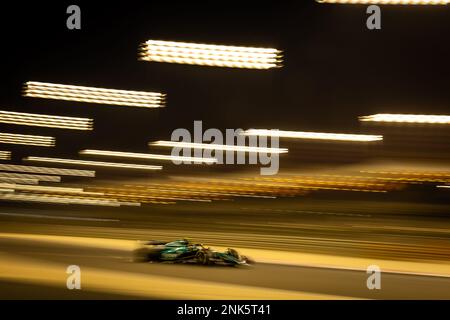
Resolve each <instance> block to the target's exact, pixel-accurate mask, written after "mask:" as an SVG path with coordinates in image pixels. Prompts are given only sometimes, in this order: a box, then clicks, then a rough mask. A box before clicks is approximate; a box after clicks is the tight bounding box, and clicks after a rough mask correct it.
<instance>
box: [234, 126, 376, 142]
mask: <svg viewBox="0 0 450 320" xmlns="http://www.w3.org/2000/svg"><path fill="white" fill-rule="evenodd" d="M242 134H243V135H246V136H266V137H280V138H295V139H315V140H334V141H355V142H371V141H381V140H383V136H380V135H367V134H347V133H321V132H301V131H280V130H267V129H250V130H246V131H244V132H243V133H242Z"/></svg>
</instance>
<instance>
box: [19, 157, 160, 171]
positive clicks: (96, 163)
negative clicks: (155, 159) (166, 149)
mask: <svg viewBox="0 0 450 320" xmlns="http://www.w3.org/2000/svg"><path fill="white" fill-rule="evenodd" d="M23 160H26V161H39V162H50V163H63V164H74V165H82V166H93V167H109V168H123V169H138V170H161V169H162V166H149V165H142V164H128V163H115V162H101V161H86V160H74V159H60V158H44V157H26V158H24V159H23Z"/></svg>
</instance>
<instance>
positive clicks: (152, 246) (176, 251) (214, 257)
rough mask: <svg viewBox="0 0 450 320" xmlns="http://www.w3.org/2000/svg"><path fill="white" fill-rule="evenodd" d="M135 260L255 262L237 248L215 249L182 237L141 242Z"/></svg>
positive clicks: (237, 264)
mask: <svg viewBox="0 0 450 320" xmlns="http://www.w3.org/2000/svg"><path fill="white" fill-rule="evenodd" d="M134 261H135V262H173V263H175V262H180V263H197V264H202V265H213V264H222V265H230V266H248V265H250V264H253V263H254V262H253V261H252V260H251V259H250V258H248V257H246V256H241V255H240V254H239V253H238V252H237V251H236V250H234V249H231V248H228V249H227V250H225V251H224V252H219V251H216V250H213V249H211V248H209V247H206V246H204V245H203V244H201V243H191V242H190V241H189V240H186V239H181V240H175V241H172V242H163V241H145V242H140V243H139V247H138V249H136V250H135V251H134Z"/></svg>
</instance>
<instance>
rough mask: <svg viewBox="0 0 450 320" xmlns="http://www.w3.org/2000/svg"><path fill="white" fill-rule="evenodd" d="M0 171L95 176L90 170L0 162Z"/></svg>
mask: <svg viewBox="0 0 450 320" xmlns="http://www.w3.org/2000/svg"><path fill="white" fill-rule="evenodd" d="M0 171H12V172H29V173H43V174H57V175H62V176H78V177H95V171H90V170H77V169H60V168H49V167H34V166H23V165H13V164H0ZM58 178H59V177H58ZM43 181H44V180H43ZM55 182H56V181H55Z"/></svg>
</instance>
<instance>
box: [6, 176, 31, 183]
mask: <svg viewBox="0 0 450 320" xmlns="http://www.w3.org/2000/svg"><path fill="white" fill-rule="evenodd" d="M0 183H20V184H39V180H37V179H27V178H3V177H0Z"/></svg>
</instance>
